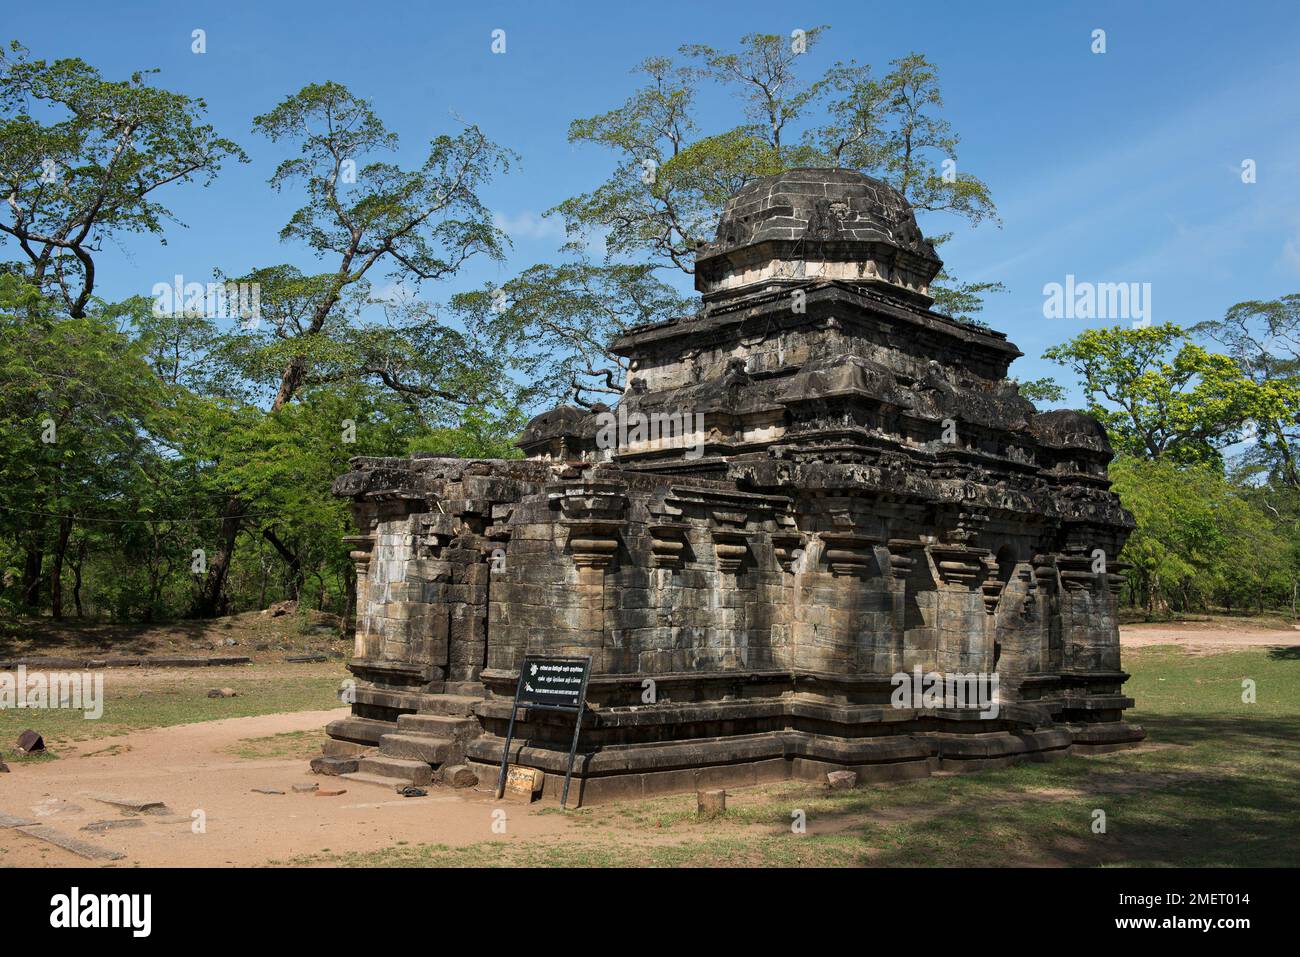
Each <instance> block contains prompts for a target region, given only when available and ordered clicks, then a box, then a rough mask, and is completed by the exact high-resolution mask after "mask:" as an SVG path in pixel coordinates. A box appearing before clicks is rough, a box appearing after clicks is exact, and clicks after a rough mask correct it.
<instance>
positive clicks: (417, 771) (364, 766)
mask: <svg viewBox="0 0 1300 957" xmlns="http://www.w3.org/2000/svg"><path fill="white" fill-rule="evenodd" d="M357 772H358V773H362V774H373V775H376V776H378V777H384V778H393V779H395V782H394V783H395V784H396V785H397V786H399V787H400V786H401V785H403V784H416V785H420V786H424V785H426V784H428V783H429V782H430V781H432V780H433V767H432V766H431V765H430V764H429V762H428V761H413V760H410V759H408V758H390V757H387V756H385V755H382V754H375V755H370V756H368V757H364V758H362V759H361V760H360V761H359V762H358V763H357ZM344 777H347V775H344Z"/></svg>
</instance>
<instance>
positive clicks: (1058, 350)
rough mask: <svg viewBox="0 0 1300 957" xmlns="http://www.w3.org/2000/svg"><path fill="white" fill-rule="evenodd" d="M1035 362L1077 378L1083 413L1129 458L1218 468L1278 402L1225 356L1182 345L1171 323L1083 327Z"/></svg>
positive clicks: (1183, 335) (1183, 338) (1185, 340)
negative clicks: (1254, 422)
mask: <svg viewBox="0 0 1300 957" xmlns="http://www.w3.org/2000/svg"><path fill="white" fill-rule="evenodd" d="M1043 357H1044V358H1046V359H1051V360H1052V361H1053V362H1056V363H1057V364H1059V365H1061V366H1063V367H1065V368H1067V369H1069V370H1070V371H1071V372H1073V373H1074V374H1075V375H1076V376H1077V377H1078V378H1079V381H1080V384H1081V385H1082V387H1083V390H1084V393H1085V394H1086V395H1087V398H1088V412H1089V413H1090V414H1091V415H1093V416H1096V417H1097V418H1098V419H1099V420H1100V421H1101V422H1102V423H1103V424H1104V425H1105V426H1106V429H1107V432H1108V433H1109V434H1110V439H1111V444H1112V445H1114V446H1115V448H1116V450H1117V451H1120V452H1124V453H1126V454H1129V455H1136V456H1142V457H1146V458H1153V459H1154V458H1162V457H1164V456H1170V457H1172V458H1174V459H1175V460H1176V461H1179V462H1211V463H1216V464H1218V463H1221V461H1222V452H1223V449H1224V448H1226V447H1227V446H1230V445H1233V444H1234V443H1236V442H1238V441H1240V440H1241V438H1242V435H1243V432H1244V430H1245V428H1246V425H1247V423H1248V422H1250V421H1251V420H1253V419H1255V418H1257V417H1259V416H1263V415H1268V414H1272V412H1273V410H1274V408H1275V406H1276V404H1277V402H1278V397H1277V396H1275V395H1273V394H1271V393H1270V392H1269V391H1268V390H1265V389H1261V388H1260V386H1259V385H1258V384H1257V383H1255V382H1254V381H1253V380H1251V379H1250V378H1249V377H1247V376H1246V375H1244V374H1243V373H1242V371H1241V370H1240V368H1238V366H1237V364H1236V363H1235V362H1234V361H1233V360H1232V359H1231V358H1229V357H1227V356H1223V355H1218V354H1216V353H1211V352H1208V351H1206V350H1205V349H1204V348H1202V347H1200V346H1198V345H1196V344H1194V343H1192V342H1190V341H1189V340H1188V335H1187V333H1186V332H1185V331H1184V330H1183V329H1181V328H1179V327H1178V326H1176V325H1174V324H1172V323H1166V324H1164V325H1160V326H1148V327H1145V328H1142V327H1139V328H1126V327H1123V326H1115V327H1111V328H1104V329H1089V330H1087V331H1085V332H1082V333H1080V334H1079V335H1077V336H1075V337H1074V338H1073V339H1071V340H1070V341H1069V342H1067V343H1065V344H1063V345H1060V346H1056V347H1053V348H1051V349H1048V350H1047V351H1046V352H1045V353H1043Z"/></svg>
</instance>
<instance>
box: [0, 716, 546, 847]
mask: <svg viewBox="0 0 1300 957" xmlns="http://www.w3.org/2000/svg"><path fill="white" fill-rule="evenodd" d="M345 714H347V709H339V710H336V711H300V712H296V713H292V714H272V715H261V716H258V717H250V718H231V719H228V720H222V721H208V722H204V723H202V724H189V725H179V726H176V727H171V728H161V729H158V730H154V731H143V732H137V733H135V734H132V735H131V736H130V738H129V741H130V750H128V751H119V752H117V753H112V754H100V755H97V756H93V757H92V756H87V753H88V752H95V751H99V750H101V749H102V748H103V747H104V744H105V742H104V740H103V739H101V740H99V741H91V742H83V743H80V744H75V745H71V746H68V747H66V748H60V749H59V753H60V759H59V760H57V761H42V762H39V763H26V764H22V765H15V766H14V768H13V771H12V773H10V774H7V775H3V776H0V814H8V815H11V816H14V817H27V818H30V819H33V820H36V821H38V822H39V823H41V824H48V825H50V826H51V827H54V828H55V829H57V830H59V831H62V832H64V833H67V834H70V835H75V836H76V837H78V838H81V839H83V840H86V841H88V842H90V843H92V844H95V845H97V846H100V847H104V848H109V849H113V850H120V851H125V852H126V854H127V858H126V859H125V860H122V861H119V862H117V864H116V866H131V865H143V866H146V867H149V866H210V867H221V866H223V865H244V866H247V865H252V864H260V863H263V862H266V861H269V860H275V859H284V858H289V857H293V856H295V855H298V854H303V853H306V852H318V851H322V850H324V849H329V850H330V851H333V852H346V851H355V850H370V849H373V848H375V847H382V846H387V845H390V844H395V843H397V842H399V841H409V842H437V843H445V844H452V845H455V844H461V843H466V842H471V841H481V840H490V839H492V838H493V837H494V835H493V833H492V823H493V821H492V816H491V815H492V810H493V807H494V803H493V802H492V801H491V800H490V799H489V796H488V795H469V794H467V793H466V792H464V791H440V790H437V789H430V796H429V797H425V798H403V797H400V796H398V795H396V794H394V793H391V792H389V791H387V790H386V789H384V788H380V787H377V786H374V785H367V784H358V783H354V782H349V781H341V780H340V779H338V778H331V777H325V776H320V775H314V774H312V773H310V772H309V771H308V769H307V762H306V760H305V759H304V758H301V757H297V758H283V759H269V760H244V759H240V758H238V757H236V756H235V755H233V754H232V753H230V751H229V750H228V749H230V748H232V746H236V745H237V742H239V741H241V740H245V739H248V738H261V737H266V736H269V735H274V734H282V733H286V732H295V731H311V732H318V731H320V729H321V728H323V727H324V726H325V724H326V723H327V722H328V721H330V720H332V719H334V718H338V717H342V716H344V715H345ZM294 784H319V785H320V786H321V787H322V788H323V789H329V788H340V787H341V788H346V790H347V793H346V794H344V795H341V796H339V797H320V796H317V795H315V794H299V793H295V792H294V791H293V788H292V786H293V785H294ZM259 787H264V788H275V789H278V790H281V791H284V792H285V793H284V794H257V793H253V788H259ZM86 791H97V792H107V793H109V794H113V795H116V796H121V797H130V798H138V799H141V800H161V801H164V802H166V804H167V807H168V809H169V810H170V811H171V814H170V815H153V814H140V815H131V816H134V817H135V819H136V820H139V821H142V822H143V825H142V826H140V827H132V828H129V829H114V830H108V831H103V832H89V831H82V830H80V828H81V827H82V826H83V825H85V824H89V823H91V822H94V821H105V820H112V819H122V818H123V817H124V816H126V815H123V814H122V812H121V811H120V810H119V809H118V808H116V807H113V806H111V805H108V804H102V803H100V802H98V801H95V800H93V799H91V798H90V797H87V796H85V794H84V792H86ZM506 807H507V813H508V814H510V810H511V809H510V808H509V806H508V805H507V806H506ZM196 810H201V811H203V812H204V814H205V815H206V833H202V834H195V833H193V827H192V814H193V812H194V811H196ZM520 812H521V813H519V814H517V815H516V814H510V818H511V819H510V820H509V822H508V824H509V832H510V833H509V836H508V837H502V838H500V839H502V840H511V839H513V840H519V839H527V838H530V837H538V836H541V835H544V834H550V833H554V832H555V831H556V830H558V829H563V828H564V827H565V826H566V822H565V821H564V820H563V819H562V818H560V817H558V816H552V815H536V814H527V813H523V809H522V808H520ZM89 863H92V862H88V861H86V860H85V859H83V858H80V857H78V856H76V855H74V854H72V853H70V852H68V851H65V850H62V849H61V848H58V847H54V846H52V845H50V844H47V843H45V842H43V841H40V840H37V839H35V838H32V837H28V836H27V835H25V834H22V833H20V832H18V831H15V830H13V829H0V865H2V866H9V867H24V866H31V867H52V866H59V865H81V866H85V865H87V864H89Z"/></svg>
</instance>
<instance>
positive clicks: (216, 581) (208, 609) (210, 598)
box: [194, 498, 244, 618]
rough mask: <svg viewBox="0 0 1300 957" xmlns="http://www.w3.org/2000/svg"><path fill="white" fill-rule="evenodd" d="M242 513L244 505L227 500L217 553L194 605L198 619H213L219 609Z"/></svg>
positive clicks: (237, 500)
mask: <svg viewBox="0 0 1300 957" xmlns="http://www.w3.org/2000/svg"><path fill="white" fill-rule="evenodd" d="M243 511H244V504H243V502H241V501H240V500H239V499H237V498H231V499H228V500H227V501H226V507H225V509H223V510H222V513H221V530H220V533H219V538H218V543H217V551H216V553H215V554H214V555H213V556H212V558H211V560H210V561H209V562H208V577H207V579H206V580H205V581H204V583H203V592H202V593H201V594H200V595H199V599H198V601H197V602H196V603H195V605H194V614H195V616H196V617H198V618H215V617H216V616H217V613H218V612H219V611H220V609H221V591H222V589H223V588H224V587H225V584H226V573H227V572H229V571H230V560H231V559H232V558H233V557H234V554H235V539H237V538H238V537H239V525H240V521H241V519H240V515H241V514H242V513H243Z"/></svg>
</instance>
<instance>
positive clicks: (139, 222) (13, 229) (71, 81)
mask: <svg viewBox="0 0 1300 957" xmlns="http://www.w3.org/2000/svg"><path fill="white" fill-rule="evenodd" d="M150 72H156V71H150ZM147 75H148V74H147V73H145V72H137V73H134V74H132V75H131V77H130V78H129V79H127V80H106V79H104V78H103V76H101V75H100V73H99V71H98V70H96V69H95V68H94V67H92V66H90V65H89V64H87V63H85V62H84V61H82V60H79V59H73V58H70V59H61V60H55V61H53V62H47V61H45V60H40V59H32V58H31V57H30V55H29V53H28V51H27V50H26V49H25V48H23V47H22V46H21V45H20V44H19V43H18V42H17V41H14V42H13V43H11V44H10V46H9V49H8V51H7V52H5V51H2V50H0V190H3V192H4V195H5V198H6V200H7V202H6V203H5V204H4V205H3V212H2V213H0V233H2V234H4V235H6V236H8V237H11V238H12V240H13V242H14V243H15V244H16V245H17V247H18V250H19V252H20V253H21V259H20V260H18V261H17V262H16V263H10V264H9V268H11V269H12V268H19V269H21V272H22V274H23V275H24V276H25V277H26V278H27V280H28V281H29V282H31V283H32V284H33V285H35V286H36V287H37V288H38V289H41V290H42V291H44V292H47V293H49V294H50V295H52V296H55V297H56V298H58V299H60V300H61V301H62V302H63V304H64V307H65V308H66V309H67V311H68V313H69V314H70V315H71V316H72V317H73V318H82V317H84V316H85V314H86V310H87V309H88V307H89V305H90V300H91V296H92V295H93V294H94V290H95V281H96V274H95V258H96V255H97V254H98V251H99V250H100V249H101V248H102V247H103V244H104V243H105V242H108V241H112V240H114V239H115V238H116V237H118V236H120V235H122V234H127V233H152V234H154V235H159V236H161V235H162V233H163V228H164V223H165V222H167V221H168V220H171V219H173V216H172V213H171V211H170V210H169V209H168V208H167V207H166V206H164V205H163V204H162V203H161V202H160V201H159V199H158V196H159V195H160V191H161V190H163V188H164V187H167V186H169V185H172V184H174V183H184V182H189V181H194V180H199V181H202V182H204V183H207V182H210V181H211V180H212V178H213V177H214V176H215V175H216V173H217V171H218V170H219V169H220V168H221V165H222V163H223V162H225V161H226V160H229V159H231V158H234V159H239V160H244V159H245V157H244V154H243V153H242V152H241V151H240V149H239V147H237V146H236V145H235V144H234V143H232V142H231V141H230V140H227V139H224V138H223V137H220V136H218V135H216V133H215V132H214V131H213V129H212V127H211V126H210V125H208V124H206V123H203V122H202V116H203V113H204V112H205V111H206V105H205V104H204V102H203V101H202V100H199V99H194V98H192V97H188V96H183V95H181V94H178V93H171V92H169V91H167V90H161V89H158V88H156V87H152V86H149V85H148V84H147V83H146V77H147Z"/></svg>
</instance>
